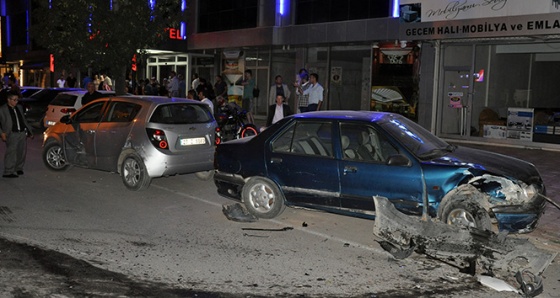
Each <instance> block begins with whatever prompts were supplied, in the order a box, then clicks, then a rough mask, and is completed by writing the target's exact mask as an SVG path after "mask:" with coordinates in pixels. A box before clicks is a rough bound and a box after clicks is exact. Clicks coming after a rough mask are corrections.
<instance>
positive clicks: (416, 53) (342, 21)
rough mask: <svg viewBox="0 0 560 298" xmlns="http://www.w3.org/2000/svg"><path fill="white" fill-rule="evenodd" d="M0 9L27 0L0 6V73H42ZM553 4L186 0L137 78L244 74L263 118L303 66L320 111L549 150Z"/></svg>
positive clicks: (556, 23)
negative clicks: (164, 43) (10, 35)
mask: <svg viewBox="0 0 560 298" xmlns="http://www.w3.org/2000/svg"><path fill="white" fill-rule="evenodd" d="M7 2H14V3H15V2H17V3H20V2H26V1H7V0H4V1H2V3H3V6H2V16H3V23H2V25H3V26H2V36H3V38H2V45H3V51H2V54H3V56H2V57H6V58H8V57H13V58H10V59H8V60H4V61H3V62H4V64H2V65H1V66H0V67H3V68H2V71H3V72H4V71H5V70H9V69H15V68H14V67H12V66H10V65H14V64H18V65H19V66H20V67H23V68H24V69H25V68H28V67H41V66H45V65H46V64H45V63H48V60H47V59H48V56H41V57H42V58H40V59H37V58H36V57H33V58H31V57H28V56H26V55H28V54H26V53H27V52H26V53H25V54H21V53H23V52H22V50H21V49H24V48H25V47H29V45H16V44H14V42H11V43H10V44H6V38H5V36H6V35H5V32H6V30H7V28H6V25H5V23H6V21H7V18H8V16H9V15H11V14H12V13H18V11H21V9H19V8H18V9H15V8H9V9H8V7H7V6H6V4H5V3H7ZM558 2H559V1H555V0H535V1H523V0H508V1H505V0H492V1H488V0H464V1H448V0H400V1H399V0H385V1H357V0H337V1H335V0H242V1H239V0H215V1H205V0H189V1H187V2H186V5H187V7H188V12H189V13H188V16H187V19H186V24H187V26H186V29H182V28H181V30H186V33H185V34H183V33H181V34H180V35H178V36H180V37H181V38H180V39H179V42H178V43H175V45H174V46H173V47H172V48H161V49H151V50H150V51H148V53H149V56H148V57H147V58H146V60H145V61H144V62H145V64H143V65H142V67H141V70H140V71H141V72H143V73H141V76H142V77H156V78H158V79H160V80H161V79H162V78H164V77H166V76H167V74H168V73H169V72H170V71H171V70H175V71H177V73H181V74H183V75H184V76H185V77H186V78H191V77H192V75H193V74H195V73H196V74H198V75H199V76H200V77H202V78H205V79H206V80H208V81H209V82H211V83H212V82H214V78H215V76H216V75H222V76H223V77H224V79H225V81H226V83H228V85H229V88H230V89H231V90H230V94H235V93H238V92H239V90H236V88H237V87H235V86H232V84H235V82H236V81H237V80H238V79H239V78H240V77H241V74H242V73H243V71H244V70H247V69H249V70H251V71H252V72H253V77H254V78H255V80H256V85H257V87H258V89H259V90H260V92H259V96H258V97H257V98H255V99H254V103H255V104H254V107H253V109H254V110H253V112H254V114H255V115H257V117H265V116H266V113H267V106H268V105H269V104H271V102H270V96H269V95H270V94H269V93H270V87H271V86H272V84H273V83H274V79H275V77H276V76H277V75H280V76H282V77H283V81H284V83H286V84H288V86H289V87H290V88H291V90H292V92H291V94H292V95H291V97H290V98H289V99H288V103H289V104H290V105H291V106H292V107H296V106H297V102H296V97H295V92H294V91H295V90H294V88H293V87H292V84H293V83H294V81H295V80H296V74H297V73H298V71H299V70H300V69H301V68H306V69H307V70H308V72H314V73H317V74H318V75H319V83H320V84H322V85H323V87H324V88H325V94H324V97H325V99H324V104H323V108H324V109H342V110H360V109H361V110H380V111H391V112H397V113H402V114H405V115H406V116H408V117H410V118H412V119H414V120H415V121H417V122H418V123H420V124H421V125H423V126H424V127H426V128H427V129H429V130H431V131H433V132H434V133H436V134H437V135H439V136H441V137H445V138H448V139H452V140H455V141H467V142H486V143H488V142H490V143H499V144H508V145H515V146H527V147H538V148H546V149H560V146H559V144H560V127H558V128H557V126H560V100H557V99H556V97H557V93H558V92H557V91H556V86H557V84H555V81H556V77H557V76H558V74H560V10H559V3H558ZM17 7H19V6H17ZM20 13H21V12H20ZM185 36H186V39H184V37H185ZM18 38H21V37H18ZM170 38H172V37H170ZM176 39H177V38H176ZM21 42H23V39H22V40H21V41H20V43H21ZM14 52H17V53H20V54H21V55H22V57H20V56H17V55H15V56H12V55H13V53H14ZM4 54H6V55H4ZM45 54H48V53H45ZM10 62H17V63H10ZM6 63H7V64H6ZM42 63H43V64H42ZM37 71H41V70H40V69H38V70H37ZM43 71H47V72H48V69H45V68H43ZM34 80H35V81H36V79H34ZM187 80H188V79H187Z"/></svg>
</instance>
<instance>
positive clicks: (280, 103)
mask: <svg viewBox="0 0 560 298" xmlns="http://www.w3.org/2000/svg"><path fill="white" fill-rule="evenodd" d="M284 100H285V98H284V95H282V94H279V95H276V103H275V104H273V105H270V106H269V107H268V117H267V119H266V127H269V126H271V125H272V124H274V123H276V122H278V121H280V120H282V118H284V117H287V116H290V115H291V114H292V109H290V106H289V105H287V104H284Z"/></svg>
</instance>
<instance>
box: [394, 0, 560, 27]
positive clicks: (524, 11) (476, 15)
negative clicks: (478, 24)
mask: <svg viewBox="0 0 560 298" xmlns="http://www.w3.org/2000/svg"><path fill="white" fill-rule="evenodd" d="M559 2H560V1H557V0H552V1H551V0H530V1H528V0H454V1H450V0H400V6H399V9H400V10H399V16H400V20H401V21H402V22H406V23H408V22H436V21H450V20H467V19H484V18H493V17H510V16H521V15H534V14H546V13H555V12H560V3H559Z"/></svg>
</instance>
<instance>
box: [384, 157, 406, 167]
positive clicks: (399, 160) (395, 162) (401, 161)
mask: <svg viewBox="0 0 560 298" xmlns="http://www.w3.org/2000/svg"><path fill="white" fill-rule="evenodd" d="M387 165H390V166H410V159H408V157H406V156H404V155H402V154H396V155H391V156H389V159H388V160H387Z"/></svg>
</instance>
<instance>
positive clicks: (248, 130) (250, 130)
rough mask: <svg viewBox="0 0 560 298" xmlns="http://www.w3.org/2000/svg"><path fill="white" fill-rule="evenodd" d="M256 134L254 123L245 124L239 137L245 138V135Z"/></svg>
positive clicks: (257, 132)
mask: <svg viewBox="0 0 560 298" xmlns="http://www.w3.org/2000/svg"><path fill="white" fill-rule="evenodd" d="M257 134H259V131H258V130H257V127H256V126H255V125H253V124H246V125H245V126H243V128H242V129H241V132H240V137H241V138H246V137H250V136H256V135H257Z"/></svg>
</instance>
